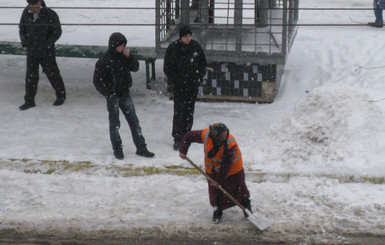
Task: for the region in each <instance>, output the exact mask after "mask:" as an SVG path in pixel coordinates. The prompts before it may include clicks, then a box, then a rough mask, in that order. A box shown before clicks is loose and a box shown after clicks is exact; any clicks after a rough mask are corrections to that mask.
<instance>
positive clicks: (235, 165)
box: [201, 128, 243, 177]
mask: <svg viewBox="0 0 385 245" xmlns="http://www.w3.org/2000/svg"><path fill="white" fill-rule="evenodd" d="M209 134H210V129H209V128H206V129H205V130H203V132H202V135H201V138H202V141H203V144H204V152H205V167H206V172H207V173H208V174H211V173H212V172H213V169H214V171H216V172H218V171H219V169H220V167H221V164H222V158H223V149H224V147H225V146H224V145H222V146H221V147H220V148H219V150H218V152H217V154H216V155H215V156H214V157H213V158H208V157H207V155H208V153H209V152H210V150H211V149H212V148H213V141H212V139H211V138H210V137H209ZM234 146H235V147H236V150H235V153H234V158H233V161H232V165H231V168H230V170H229V173H228V174H227V177H228V176H231V175H234V174H236V173H239V171H241V170H242V169H243V161H242V154H241V151H240V149H239V147H238V144H237V142H236V141H235V139H234V137H233V136H232V135H231V134H229V137H228V138H227V149H231V148H232V147H234Z"/></svg>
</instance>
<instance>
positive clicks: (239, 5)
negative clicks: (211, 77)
mask: <svg viewBox="0 0 385 245" xmlns="http://www.w3.org/2000/svg"><path fill="white" fill-rule="evenodd" d="M234 7H235V10H234V25H235V26H234V31H235V51H236V52H237V54H238V55H240V54H241V52H242V18H243V0H238V1H235V5H234Z"/></svg>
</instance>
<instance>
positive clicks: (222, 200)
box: [209, 169, 250, 210]
mask: <svg viewBox="0 0 385 245" xmlns="http://www.w3.org/2000/svg"><path fill="white" fill-rule="evenodd" d="M222 187H223V188H224V189H225V190H226V191H227V192H228V193H229V194H230V195H231V196H232V197H234V198H235V199H236V200H237V201H238V202H240V203H242V202H243V201H244V200H245V199H249V197H250V192H249V190H248V189H247V186H246V182H245V171H244V170H243V169H242V170H241V171H240V172H239V173H236V174H234V175H232V176H229V177H227V178H226V180H225V181H224V183H223V184H222ZM209 197H210V204H211V206H213V207H218V208H220V209H222V210H224V209H227V208H231V207H233V206H235V205H236V204H235V203H234V202H233V201H231V199H229V198H228V197H227V196H225V194H224V193H223V192H222V191H221V190H219V189H218V188H216V187H214V186H213V185H211V183H210V182H209Z"/></svg>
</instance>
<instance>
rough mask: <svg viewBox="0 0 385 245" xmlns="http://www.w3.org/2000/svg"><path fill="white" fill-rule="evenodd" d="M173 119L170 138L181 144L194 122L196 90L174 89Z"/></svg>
mask: <svg viewBox="0 0 385 245" xmlns="http://www.w3.org/2000/svg"><path fill="white" fill-rule="evenodd" d="M173 91H174V117H173V125H172V136H173V137H174V141H175V142H181V141H182V140H183V137H184V135H185V134H186V133H187V132H188V131H190V130H191V128H192V126H193V122H194V111H195V101H196V98H197V95H198V88H188V89H176V88H174V90H173Z"/></svg>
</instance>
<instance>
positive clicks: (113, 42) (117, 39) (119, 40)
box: [108, 32, 127, 49]
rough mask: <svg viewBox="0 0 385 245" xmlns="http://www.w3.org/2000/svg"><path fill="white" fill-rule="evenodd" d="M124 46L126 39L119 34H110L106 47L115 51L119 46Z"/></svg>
mask: <svg viewBox="0 0 385 245" xmlns="http://www.w3.org/2000/svg"><path fill="white" fill-rule="evenodd" d="M122 44H124V45H126V44H127V39H126V37H125V36H124V35H123V34H122V33H120V32H114V33H112V34H111V36H110V39H109V40H108V47H110V48H112V49H116V48H117V47H119V46H120V45H122Z"/></svg>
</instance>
